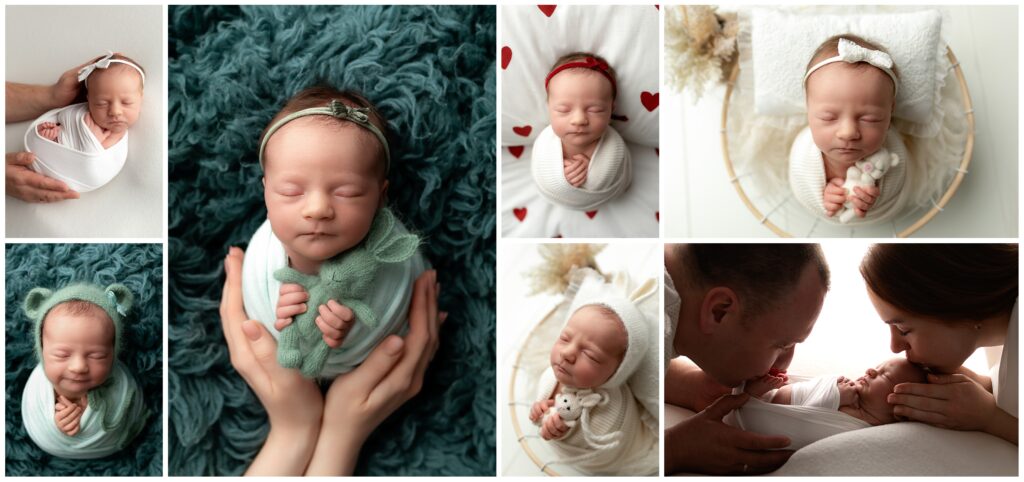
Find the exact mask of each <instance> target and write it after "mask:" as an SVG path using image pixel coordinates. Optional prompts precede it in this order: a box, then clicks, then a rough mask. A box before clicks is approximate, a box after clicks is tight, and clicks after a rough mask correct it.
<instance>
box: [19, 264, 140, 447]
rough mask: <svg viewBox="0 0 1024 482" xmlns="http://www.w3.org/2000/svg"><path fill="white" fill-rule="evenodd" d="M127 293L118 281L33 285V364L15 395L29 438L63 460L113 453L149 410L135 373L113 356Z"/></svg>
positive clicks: (28, 307) (29, 307) (29, 305)
mask: <svg viewBox="0 0 1024 482" xmlns="http://www.w3.org/2000/svg"><path fill="white" fill-rule="evenodd" d="M132 298H133V296H132V294H131V292H130V291H128V289H127V288H125V287H124V286H123V285H120V284H112V285H110V286H107V287H106V288H101V287H100V286H98V285H93V284H75V285H70V286H67V287H65V288H62V289H60V290H58V291H56V292H52V291H50V290H49V289H46V288H34V289H32V291H30V292H29V294H28V297H27V298H26V299H25V303H24V309H25V313H26V314H27V315H28V316H29V317H30V318H32V319H33V320H35V330H34V333H33V336H34V337H35V341H36V354H37V356H38V358H39V361H40V364H39V365H38V366H37V367H36V368H35V370H33V371H32V374H31V375H30V376H29V380H28V383H27V384H26V385H25V391H24V393H23V394H22V401H21V404H22V405H21V411H22V417H23V421H24V424H25V430H26V431H27V432H28V434H29V437H30V438H32V440H33V441H34V442H35V443H36V445H38V446H39V447H40V448H41V449H43V450H44V451H46V452H48V453H50V454H53V455H56V456H58V457H64V458H70V459H92V458H99V457H104V456H107V455H109V454H112V453H114V452H117V451H119V450H121V449H122V448H124V447H125V446H126V445H128V443H129V442H131V440H132V439H133V438H135V436H136V435H137V434H138V433H139V431H141V430H142V428H143V426H144V425H145V421H146V417H147V414H148V411H147V409H146V407H145V405H144V403H143V399H142V393H141V391H140V390H139V387H138V385H137V384H136V383H135V379H134V378H132V376H131V374H130V373H129V372H128V370H127V369H126V367H125V366H124V365H122V364H121V363H120V362H119V361H118V359H117V357H118V354H119V353H120V351H121V342H122V338H123V336H122V330H121V325H122V320H123V317H124V316H125V315H126V314H127V311H128V309H129V308H130V307H131V304H132Z"/></svg>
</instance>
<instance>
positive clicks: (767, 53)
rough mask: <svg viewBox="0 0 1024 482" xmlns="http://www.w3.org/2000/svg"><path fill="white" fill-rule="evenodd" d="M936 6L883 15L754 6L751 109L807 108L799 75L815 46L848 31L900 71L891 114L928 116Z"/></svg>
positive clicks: (938, 21) (787, 111)
mask: <svg viewBox="0 0 1024 482" xmlns="http://www.w3.org/2000/svg"><path fill="white" fill-rule="evenodd" d="M941 31H942V15H941V14H940V13H939V11H938V10H922V11H918V12H908V13H888V14H882V15H817V14H815V15H808V14H803V15H801V14H793V13H786V12H779V11H776V10H771V9H763V8H757V9H754V10H753V14H752V16H751V43H752V45H753V64H754V111H755V112H756V113H757V114H767V115H794V114H803V113H804V112H805V111H806V108H805V103H804V90H803V77H804V72H805V71H806V69H807V63H808V62H809V61H810V59H811V55H812V54H813V53H814V51H815V49H817V48H818V46H819V45H821V43H822V42H824V41H825V40H826V39H828V38H829V37H832V36H834V35H840V34H844V33H852V34H854V35H858V36H860V37H863V38H865V39H867V40H870V41H872V42H874V43H876V44H878V45H880V46H882V47H884V48H885V49H886V50H888V51H889V53H890V54H891V55H892V57H893V61H894V62H895V63H896V68H897V69H898V70H899V73H900V89H899V95H898V96H897V98H896V117H899V118H902V119H906V120H909V121H911V122H916V123H922V124H923V123H927V122H928V121H929V119H930V118H931V114H932V109H933V107H934V105H935V101H936V99H935V96H936V75H937V72H936V68H937V66H938V65H939V63H938V61H937V57H938V55H941V53H940V52H941V50H939V49H940V48H941V44H940V41H941Z"/></svg>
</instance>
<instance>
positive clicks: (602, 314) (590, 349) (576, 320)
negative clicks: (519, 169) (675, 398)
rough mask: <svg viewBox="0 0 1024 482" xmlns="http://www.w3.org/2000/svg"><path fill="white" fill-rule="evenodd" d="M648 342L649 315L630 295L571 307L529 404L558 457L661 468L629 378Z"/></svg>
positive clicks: (595, 467)
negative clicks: (628, 382) (639, 309)
mask: <svg viewBox="0 0 1024 482" xmlns="http://www.w3.org/2000/svg"><path fill="white" fill-rule="evenodd" d="M646 340H648V337H647V325H646V322H645V319H644V317H643V315H642V314H641V313H640V312H639V311H638V310H637V309H636V307H635V306H634V305H633V304H632V303H631V302H629V301H628V300H625V299H621V298H611V299H603V300H590V301H586V302H583V303H582V304H581V306H580V307H579V308H577V309H576V310H575V311H574V312H572V315H571V316H570V317H569V319H568V321H567V322H566V324H565V327H564V328H563V329H562V332H561V333H560V334H559V337H558V340H557V341H555V345H554V346H553V347H552V349H551V356H550V361H551V366H550V368H548V369H547V370H546V371H545V372H544V374H543V375H542V376H541V380H540V383H539V396H538V399H537V401H536V402H535V403H534V404H533V406H532V408H531V410H530V420H531V421H533V422H534V424H537V425H539V426H540V435H541V437H542V438H543V439H544V440H548V441H549V442H550V443H551V445H552V447H553V448H554V450H555V452H556V453H558V454H559V455H560V456H562V457H563V458H562V460H560V461H559V462H561V463H567V464H572V465H573V466H574V467H576V468H577V469H579V470H581V471H583V472H585V473H590V474H601V475H653V474H657V471H658V462H657V451H658V450H657V448H658V440H657V436H656V434H654V433H652V432H651V430H650V429H649V428H648V425H647V424H646V423H645V422H644V420H643V419H642V418H643V417H645V416H647V415H646V411H645V410H643V409H642V408H641V407H640V404H639V403H638V402H637V400H636V399H635V398H634V396H633V392H632V391H631V390H630V388H629V385H628V384H627V383H626V381H627V380H628V378H629V376H630V375H631V374H632V373H633V372H634V371H636V369H637V367H638V366H639V364H640V362H641V360H642V358H643V356H644V353H645V352H646V351H647V350H648V349H651V347H649V346H647V345H648V344H649V343H648V342H647V341H646Z"/></svg>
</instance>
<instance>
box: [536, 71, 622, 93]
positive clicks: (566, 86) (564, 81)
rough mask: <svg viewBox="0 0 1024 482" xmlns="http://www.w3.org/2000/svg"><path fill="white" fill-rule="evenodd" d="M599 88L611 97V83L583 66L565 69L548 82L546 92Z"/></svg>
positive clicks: (569, 91) (568, 91)
mask: <svg viewBox="0 0 1024 482" xmlns="http://www.w3.org/2000/svg"><path fill="white" fill-rule="evenodd" d="M595 88H597V89H600V90H602V92H601V94H602V95H606V96H608V97H609V98H610V97H612V83H611V81H609V80H608V79H607V78H605V76H604V75H601V73H600V72H596V71H594V70H591V69H585V68H572V69H566V70H563V71H561V72H559V73H558V74H556V75H555V76H554V77H552V78H551V80H550V81H549V82H548V93H554V94H556V95H557V94H560V93H571V92H577V91H581V90H585V89H595Z"/></svg>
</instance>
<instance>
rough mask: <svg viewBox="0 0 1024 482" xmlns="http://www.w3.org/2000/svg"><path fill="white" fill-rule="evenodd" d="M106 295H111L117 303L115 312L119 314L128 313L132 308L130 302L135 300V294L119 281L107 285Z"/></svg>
mask: <svg viewBox="0 0 1024 482" xmlns="http://www.w3.org/2000/svg"><path fill="white" fill-rule="evenodd" d="M105 291H106V292H107V296H108V297H113V300H112V301H113V302H114V303H115V304H116V305H117V312H118V313H120V314H121V316H125V315H127V314H128V310H130V309H131V308H132V302H134V301H135V295H133V294H132V292H131V291H130V290H129V289H128V287H127V286H125V285H123V284H121V283H114V284H112V285H110V286H107V288H106V290H105Z"/></svg>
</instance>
